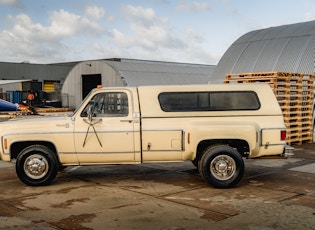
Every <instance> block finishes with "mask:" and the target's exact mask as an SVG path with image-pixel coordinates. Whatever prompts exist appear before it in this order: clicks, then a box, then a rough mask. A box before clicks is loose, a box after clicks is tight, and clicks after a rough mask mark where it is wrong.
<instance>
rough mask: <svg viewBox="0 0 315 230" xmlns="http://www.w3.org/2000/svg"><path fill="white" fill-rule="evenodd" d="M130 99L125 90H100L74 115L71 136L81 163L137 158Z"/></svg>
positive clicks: (128, 93) (129, 94) (121, 161)
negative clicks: (73, 126)
mask: <svg viewBox="0 0 315 230" xmlns="http://www.w3.org/2000/svg"><path fill="white" fill-rule="evenodd" d="M131 101H132V98H131V93H130V92H129V91H128V90H125V91H117V92H115V91H113V92H109V91H108V92H99V93H97V94H95V95H94V96H93V97H92V98H91V100H90V101H89V103H88V104H87V105H86V106H85V108H84V109H83V110H82V112H81V113H80V114H78V115H77V117H76V118H75V128H74V140H75V146H76V152H77V156H78V160H79V162H80V164H97V163H115V162H117V163H124V162H126V163H130V162H134V161H136V159H135V143H134V131H135V130H134V125H135V123H134V121H133V111H132V103H131Z"/></svg>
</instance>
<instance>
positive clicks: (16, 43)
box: [0, 10, 105, 63]
mask: <svg viewBox="0 0 315 230" xmlns="http://www.w3.org/2000/svg"><path fill="white" fill-rule="evenodd" d="M9 20H10V21H11V22H12V23H13V26H12V27H11V28H6V29H5V30H3V31H2V32H0V40H1V43H0V49H1V50H2V52H1V54H0V59H3V60H5V59H10V60H11V61H20V60H29V59H32V60H29V61H35V62H41V63H42V62H43V61H44V60H45V57H46V58H47V60H51V61H52V60H55V58H59V60H58V62H60V61H62V60H64V58H65V56H66V54H67V49H72V48H73V47H74V46H75V45H76V44H74V43H71V40H72V39H74V40H75V39H78V38H82V40H85V39H84V38H89V37H92V36H96V35H98V36H97V37H99V36H101V35H103V34H104V32H105V30H104V29H103V28H102V27H101V26H100V25H99V24H97V23H95V22H93V21H90V20H89V19H87V18H85V17H82V16H79V15H76V14H72V13H69V12H67V11H65V10H60V11H53V12H51V14H50V18H49V20H50V25H48V26H44V25H42V24H40V23H34V22H33V21H32V19H31V18H30V17H29V16H28V15H26V14H19V15H17V16H15V17H13V16H9ZM69 44H70V45H69Z"/></svg>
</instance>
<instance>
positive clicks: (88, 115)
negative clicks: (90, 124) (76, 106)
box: [87, 106, 93, 121]
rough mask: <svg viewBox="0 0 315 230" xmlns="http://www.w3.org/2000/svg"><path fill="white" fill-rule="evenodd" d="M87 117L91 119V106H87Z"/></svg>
mask: <svg viewBox="0 0 315 230" xmlns="http://www.w3.org/2000/svg"><path fill="white" fill-rule="evenodd" d="M87 118H88V120H89V121H92V120H93V112H92V106H89V108H88V110H87Z"/></svg>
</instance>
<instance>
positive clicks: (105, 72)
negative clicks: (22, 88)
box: [62, 58, 215, 108]
mask: <svg viewBox="0 0 315 230" xmlns="http://www.w3.org/2000/svg"><path fill="white" fill-rule="evenodd" d="M214 68H215V66H213V65H198V64H184V63H170V62H158V61H144V60H132V59H118V58H116V59H107V60H94V61H84V62H80V63H78V64H77V65H75V66H74V67H73V69H72V70H71V71H70V72H69V74H68V76H67V78H66V80H65V82H64V84H63V87H62V94H63V95H68V98H64V99H63V100H67V101H63V105H68V106H69V107H71V108H75V107H77V106H78V105H79V104H80V103H81V101H82V100H83V98H84V97H85V96H86V95H87V94H88V93H89V92H90V90H91V89H92V88H95V87H96V86H97V85H102V86H105V87H112V86H140V85H171V84H174V85H175V84H177V85H178V84H180V85H187V84H207V83H208V82H209V80H210V77H211V74H212V72H213V70H214Z"/></svg>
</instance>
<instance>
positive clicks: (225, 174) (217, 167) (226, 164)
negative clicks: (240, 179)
mask: <svg viewBox="0 0 315 230" xmlns="http://www.w3.org/2000/svg"><path fill="white" fill-rule="evenodd" d="M210 172H211V174H212V175H213V176H214V177H215V178H216V179H218V180H221V181H224V180H229V179H231V178H232V177H233V176H234V174H235V172H236V163H235V160H234V159H233V158H232V157H230V156H227V155H219V156H216V157H215V158H214V159H213V160H212V161H211V164H210Z"/></svg>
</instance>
